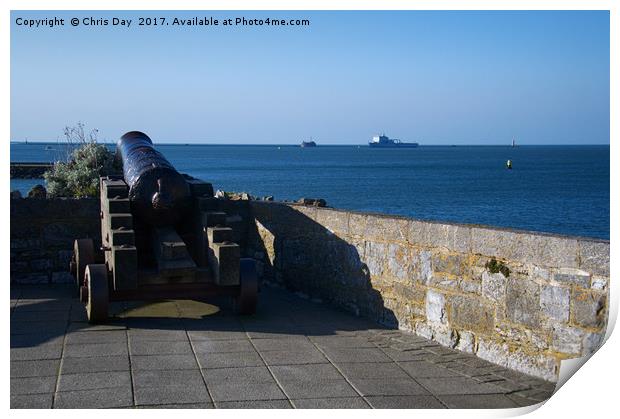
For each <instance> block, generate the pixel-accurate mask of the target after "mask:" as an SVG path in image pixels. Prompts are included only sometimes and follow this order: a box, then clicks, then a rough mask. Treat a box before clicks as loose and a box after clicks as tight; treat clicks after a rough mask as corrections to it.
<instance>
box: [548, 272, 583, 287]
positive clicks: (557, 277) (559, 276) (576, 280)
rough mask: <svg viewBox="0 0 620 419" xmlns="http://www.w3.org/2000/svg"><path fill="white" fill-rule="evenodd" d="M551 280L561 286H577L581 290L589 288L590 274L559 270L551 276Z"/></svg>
mask: <svg viewBox="0 0 620 419" xmlns="http://www.w3.org/2000/svg"><path fill="white" fill-rule="evenodd" d="M553 280H554V281H556V282H559V283H560V284H563V285H578V286H580V287H582V288H587V287H589V286H590V274H589V273H588V272H585V271H582V270H580V269H575V268H560V269H559V270H558V271H557V272H556V273H554V274H553Z"/></svg>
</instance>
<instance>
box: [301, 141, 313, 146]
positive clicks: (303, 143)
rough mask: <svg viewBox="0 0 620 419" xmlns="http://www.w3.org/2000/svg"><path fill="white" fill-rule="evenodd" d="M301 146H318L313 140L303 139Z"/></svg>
mask: <svg viewBox="0 0 620 419" xmlns="http://www.w3.org/2000/svg"><path fill="white" fill-rule="evenodd" d="M301 147H316V143H315V142H314V141H312V140H310V141H302V142H301Z"/></svg>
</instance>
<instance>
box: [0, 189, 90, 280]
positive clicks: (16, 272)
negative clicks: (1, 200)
mask: <svg viewBox="0 0 620 419" xmlns="http://www.w3.org/2000/svg"><path fill="white" fill-rule="evenodd" d="M100 236H101V230H100V224H99V200H98V199H11V282H17V283H22V284H40V283H50V282H54V283H63V282H73V281H74V280H73V277H71V275H70V274H69V272H68V268H69V260H70V258H71V252H72V250H73V240H74V239H76V238H87V237H91V238H93V239H95V243H97V242H98V243H99V245H101V237H100Z"/></svg>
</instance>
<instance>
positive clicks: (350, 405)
mask: <svg viewBox="0 0 620 419" xmlns="http://www.w3.org/2000/svg"><path fill="white" fill-rule="evenodd" d="M184 304H186V303H185V302H179V301H168V302H165V303H161V304H156V305H142V306H141V305H140V304H137V303H136V302H131V303H115V304H114V306H113V307H114V310H113V313H114V316H113V317H111V318H110V319H109V321H108V322H107V323H106V324H102V325H89V324H88V323H86V322H85V316H84V309H83V307H82V306H81V304H79V303H78V302H77V300H76V299H75V295H74V292H73V289H72V287H68V286H61V285H56V286H47V285H42V286H22V287H14V288H12V289H11V408H170V409H172V408H199V409H207V408H233V409H247V408H255V409H257V408H260V409H263V408H264V409H267V408H275V409H287V408H301V409H363V408H380V409H387V408H405V409H419V408H425V409H428V408H432V409H434V408H493V409H497V408H512V407H521V406H528V405H531V404H536V403H539V402H541V401H544V400H546V399H547V398H549V397H550V396H551V394H552V393H553V391H554V389H555V386H554V384H553V383H548V382H545V381H543V380H540V379H538V378H535V377H531V376H527V375H525V374H521V373H518V372H515V371H512V370H507V369H505V368H502V367H500V366H497V365H494V364H491V363H489V362H486V361H484V360H481V359H479V358H476V357H474V356H472V355H469V354H465V353H461V352H458V351H455V350H450V349H447V348H444V347H442V346H440V345H438V344H437V343H435V342H431V341H429V340H427V339H424V338H422V337H419V336H415V335H412V334H409V333H405V332H401V331H398V330H393V329H388V328H383V327H381V326H379V325H377V324H376V323H373V322H370V321H367V320H364V319H360V318H357V317H354V316H351V315H349V314H347V313H344V312H341V311H337V310H334V309H331V308H329V307H327V306H325V305H321V304H316V303H313V302H310V301H308V300H304V299H301V298H299V297H297V296H295V295H293V294H289V293H286V292H284V291H281V290H274V289H269V288H265V289H263V290H262V292H261V295H260V305H259V311H258V313H257V314H256V315H254V316H249V317H242V316H239V317H238V316H235V315H234V314H233V313H232V310H231V308H230V305H229V304H228V302H224V301H219V300H218V301H216V302H215V304H214V303H213V302H211V304H204V303H200V302H188V303H187V307H186V306H184ZM201 310H203V311H201ZM168 311H169V312H168ZM170 313H173V314H170ZM179 313H182V314H179ZM183 316H186V317H183Z"/></svg>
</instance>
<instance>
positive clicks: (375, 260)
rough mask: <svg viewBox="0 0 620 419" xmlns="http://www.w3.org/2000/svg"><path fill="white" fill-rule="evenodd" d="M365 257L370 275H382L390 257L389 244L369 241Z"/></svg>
mask: <svg viewBox="0 0 620 419" xmlns="http://www.w3.org/2000/svg"><path fill="white" fill-rule="evenodd" d="M364 257H365V261H366V265H367V266H368V270H369V271H370V275H372V276H381V275H383V271H384V269H385V265H386V262H387V259H388V245H387V244H385V243H378V242H372V241H367V242H366V249H365V250H364Z"/></svg>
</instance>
